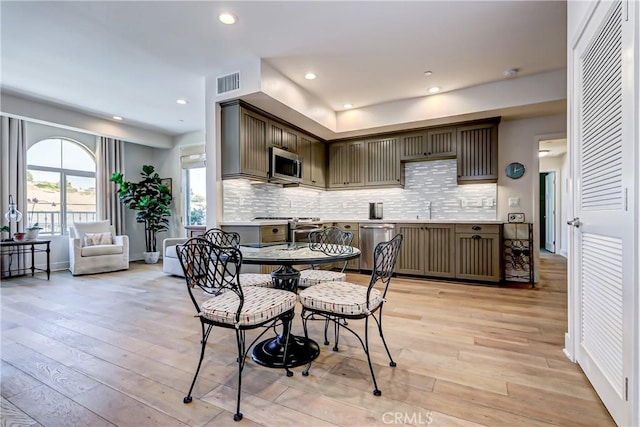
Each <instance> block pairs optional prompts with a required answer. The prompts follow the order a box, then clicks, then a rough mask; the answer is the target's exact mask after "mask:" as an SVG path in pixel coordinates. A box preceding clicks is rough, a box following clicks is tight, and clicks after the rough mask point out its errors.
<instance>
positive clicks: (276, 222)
mask: <svg viewBox="0 0 640 427" xmlns="http://www.w3.org/2000/svg"><path fill="white" fill-rule="evenodd" d="M218 224H219V225H226V226H229V227H232V226H253V227H259V226H262V225H289V221H287V220H283V219H270V220H254V221H221V222H220V223H218Z"/></svg>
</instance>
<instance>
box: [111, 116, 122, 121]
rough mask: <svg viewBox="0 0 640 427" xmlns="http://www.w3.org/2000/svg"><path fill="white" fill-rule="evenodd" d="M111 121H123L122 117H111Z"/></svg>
mask: <svg viewBox="0 0 640 427" xmlns="http://www.w3.org/2000/svg"><path fill="white" fill-rule="evenodd" d="M113 120H118V121H122V120H124V119H123V118H122V117H120V116H113Z"/></svg>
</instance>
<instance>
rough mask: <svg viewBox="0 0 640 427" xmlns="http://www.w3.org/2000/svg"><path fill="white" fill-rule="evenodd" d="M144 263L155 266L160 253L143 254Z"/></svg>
mask: <svg viewBox="0 0 640 427" xmlns="http://www.w3.org/2000/svg"><path fill="white" fill-rule="evenodd" d="M142 254H143V255H144V262H145V263H147V264H156V263H157V262H158V258H160V252H143V253H142Z"/></svg>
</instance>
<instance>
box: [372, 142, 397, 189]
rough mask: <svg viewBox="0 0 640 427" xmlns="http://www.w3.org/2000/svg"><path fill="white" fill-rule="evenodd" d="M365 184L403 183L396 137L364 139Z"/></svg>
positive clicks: (395, 184)
mask: <svg viewBox="0 0 640 427" xmlns="http://www.w3.org/2000/svg"><path fill="white" fill-rule="evenodd" d="M365 152H366V159H367V160H366V166H367V169H366V177H365V185H366V186H387V185H394V186H398V185H404V179H403V174H402V171H403V169H402V163H400V144H399V139H398V137H387V138H377V139H369V140H366V141H365Z"/></svg>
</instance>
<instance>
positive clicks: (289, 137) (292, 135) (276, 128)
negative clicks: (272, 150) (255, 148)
mask: <svg viewBox="0 0 640 427" xmlns="http://www.w3.org/2000/svg"><path fill="white" fill-rule="evenodd" d="M298 137H299V134H298V132H296V131H295V130H293V129H291V128H290V127H288V126H285V125H283V124H281V123H278V122H274V121H273V120H269V130H268V133H267V146H269V147H272V146H273V147H278V148H282V149H283V150H287V151H290V152H292V153H298Z"/></svg>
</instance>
